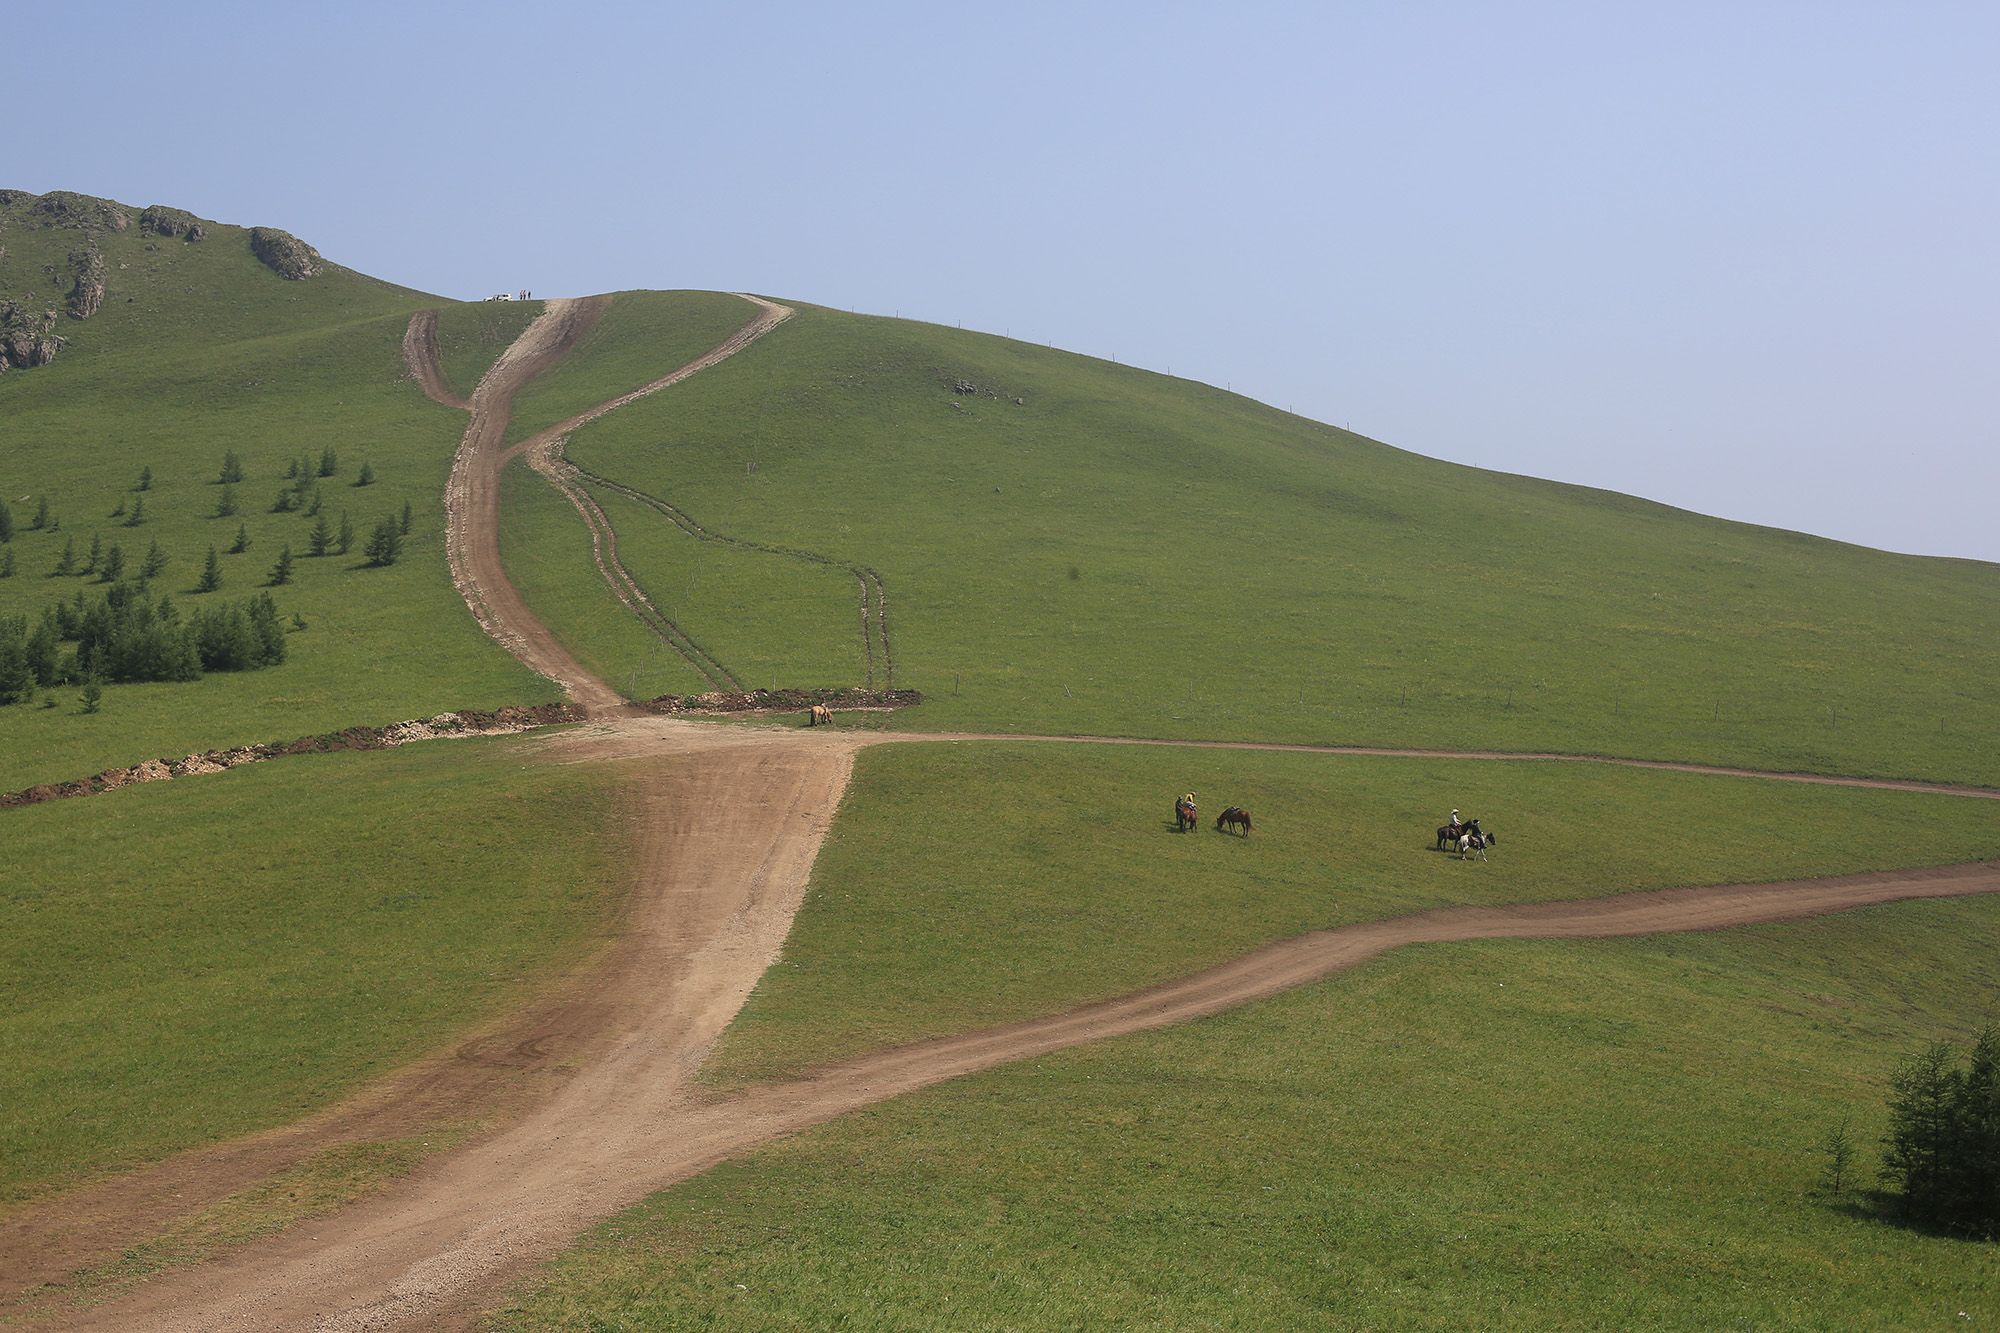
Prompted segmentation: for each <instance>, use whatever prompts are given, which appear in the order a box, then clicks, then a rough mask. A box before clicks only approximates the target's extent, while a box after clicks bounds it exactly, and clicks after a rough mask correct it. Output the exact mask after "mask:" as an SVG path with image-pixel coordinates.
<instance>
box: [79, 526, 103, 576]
mask: <svg viewBox="0 0 2000 1333" xmlns="http://www.w3.org/2000/svg"><path fill="white" fill-rule="evenodd" d="M103 558H104V541H103V539H102V538H100V537H99V536H98V535H97V534H96V533H94V532H93V533H91V534H90V558H89V559H88V560H85V561H84V562H83V572H84V573H86V574H95V573H96V572H97V562H98V561H100V560H102V559H103Z"/></svg>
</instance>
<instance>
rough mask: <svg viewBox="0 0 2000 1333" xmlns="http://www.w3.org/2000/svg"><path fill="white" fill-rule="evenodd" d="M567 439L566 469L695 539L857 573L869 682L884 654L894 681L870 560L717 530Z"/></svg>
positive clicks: (881, 591)
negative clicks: (582, 459) (573, 456)
mask: <svg viewBox="0 0 2000 1333" xmlns="http://www.w3.org/2000/svg"><path fill="white" fill-rule="evenodd" d="M565 443H566V441H558V442H557V443H556V445H555V446H554V448H553V450H552V451H551V452H552V457H553V459H554V461H555V462H556V463H557V464H558V465H560V466H562V467H564V468H566V469H567V470H568V472H569V473H570V474H571V475H573V476H575V477H580V478H582V480H583V481H584V483H586V484H587V485H590V486H602V487H603V488H604V489H605V490H608V491H614V492H616V493H617V494H619V495H622V496H624V497H625V498H626V499H628V500H635V501H637V502H638V503H640V504H642V505H645V506H646V507H647V508H649V509H652V510H654V511H656V512H658V513H660V514H662V515H664V516H665V517H666V518H667V519H668V520H669V521H670V522H672V523H673V525H674V526H675V527H677V528H679V529H680V530H681V531H682V532H685V533H686V534H687V535H688V536H690V537H693V538H694V539H696V540H697V541H704V542H714V543H716V544H717V545H720V546H728V547H733V548H735V549H737V550H740V551H756V552H758V553H760V554H763V555H775V556H783V557H785V558H786V559H790V560H802V561H805V562H806V563H808V564H814V565H819V566H821V567H823V568H827V569H844V570H846V571H847V572H848V573H849V574H850V575H852V576H853V577H854V581H855V584H856V586H857V588H858V589H859V592H860V598H861V601H860V607H861V617H860V618H861V649H862V657H863V660H864V662H865V663H866V670H867V685H868V688H869V689H871V690H872V689H874V688H875V660H876V657H877V656H878V653H879V656H880V657H881V661H882V674H883V688H884V689H893V688H895V684H896V663H895V658H894V656H893V655H892V654H891V652H890V648H889V595H888V591H887V589H886V588H885V587H884V584H883V580H882V575H881V574H880V573H878V572H877V571H876V570H875V569H873V568H871V567H870V566H867V565H860V564H855V563H854V562H853V561H851V560H841V559H838V558H836V557H834V556H830V555H822V554H821V553H820V552H818V551H808V550H805V549H804V548H802V547H797V546H777V545H773V544H772V543H769V542H759V541H752V540H750V539H749V538H747V537H733V536H731V535H729V534H728V533H726V532H717V531H716V530H715V529H713V528H710V527H707V526H705V525H703V524H702V523H701V522H699V521H698V520H697V519H695V518H694V517H693V516H692V515H690V514H689V513H688V512H687V511H686V510H685V509H682V508H681V507H680V506H679V505H677V504H674V503H673V502H672V501H669V500H663V499H661V498H660V497H659V496H657V495H652V494H649V493H647V492H645V491H642V490H640V489H639V488H638V487H636V486H628V485H626V484H625V483H624V482H622V481H613V480H612V479H611V478H609V477H607V476H604V475H603V474H601V473H597V472H592V471H590V470H588V469H587V468H582V467H579V466H577V465H576V464H575V463H574V462H571V461H570V460H569V459H568V458H566V457H565V456H564V455H563V446H564V444H565ZM871 603H872V605H871Z"/></svg>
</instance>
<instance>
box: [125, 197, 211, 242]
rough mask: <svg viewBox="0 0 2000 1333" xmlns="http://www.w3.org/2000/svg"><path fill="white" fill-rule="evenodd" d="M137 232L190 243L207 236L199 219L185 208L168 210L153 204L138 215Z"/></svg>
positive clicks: (165, 207) (164, 206)
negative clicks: (170, 237) (178, 238)
mask: <svg viewBox="0 0 2000 1333" xmlns="http://www.w3.org/2000/svg"><path fill="white" fill-rule="evenodd" d="M139 230H140V231H143V232H146V233H147V234H149V235H152V236H180V237H184V238H185V239H187V240H190V241H199V240H201V239H202V238H203V237H204V236H206V235H208V232H207V231H206V229H204V228H203V226H202V224H201V219H200V218H198V217H196V216H195V215H194V214H192V213H190V212H188V211H187V210H186V209H185V208H169V207H167V205H165V204H153V205H151V206H149V207H148V208H147V209H146V210H145V212H143V213H141V214H139Z"/></svg>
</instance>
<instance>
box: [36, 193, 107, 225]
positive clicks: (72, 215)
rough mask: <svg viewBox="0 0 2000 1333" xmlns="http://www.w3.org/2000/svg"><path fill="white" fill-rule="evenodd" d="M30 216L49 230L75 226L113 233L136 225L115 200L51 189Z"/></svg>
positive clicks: (38, 201) (42, 197)
mask: <svg viewBox="0 0 2000 1333" xmlns="http://www.w3.org/2000/svg"><path fill="white" fill-rule="evenodd" d="M28 216H29V217H32V218H34V219H35V220H36V221H38V222H40V223H41V224H42V225H43V226H45V227H75V228H78V229H80V230H87V229H89V228H92V227H103V228H105V229H107V230H109V231H124V230H125V229H126V228H127V227H129V226H131V225H132V219H131V218H129V217H127V216H126V214H125V210H124V209H122V208H120V207H119V206H118V205H117V204H115V203H113V202H112V201H111V200H109V199H99V198H97V197H96V196H95V195H88V194H76V193H74V192H72V191H69V190H50V191H49V192H48V193H47V194H45V195H42V196H40V197H39V198H36V199H35V202H34V203H32V204H30V205H29V206H28Z"/></svg>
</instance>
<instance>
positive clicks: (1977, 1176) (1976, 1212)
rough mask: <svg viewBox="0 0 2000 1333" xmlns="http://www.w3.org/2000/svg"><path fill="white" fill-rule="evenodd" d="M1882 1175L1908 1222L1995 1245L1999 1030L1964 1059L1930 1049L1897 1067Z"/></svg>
mask: <svg viewBox="0 0 2000 1333" xmlns="http://www.w3.org/2000/svg"><path fill="white" fill-rule="evenodd" d="M1881 1175H1882V1180H1883V1182H1884V1183H1886V1184H1888V1185H1890V1186H1891V1187H1892V1188H1894V1189H1895V1191H1896V1193H1897V1196H1898V1199H1899V1202H1900V1205H1901V1208H1902V1211H1903V1214H1904V1215H1905V1216H1906V1217H1908V1218H1910V1219H1912V1220H1913V1221H1917V1222H1920V1223H1923V1224H1924V1225H1926V1226H1935V1227H1942V1228H1944V1229H1946V1230H1949V1231H1956V1232H1961V1233H1963V1234H1966V1235H1972V1236H1984V1237H1989V1238H1996V1239H2000V1028H1988V1029H1987V1030H1986V1031H1985V1032H1984V1033H1983V1034H1982V1035H1981V1036H1980V1038H1979V1041H1978V1042H1977V1043H1976V1044H1975V1045H1974V1046H1973V1048H1972V1055H1971V1058H1970V1059H1969V1060H1965V1061H1961V1059H1960V1056H1959V1053H1958V1051H1957V1050H1955V1049H1954V1048H1953V1047H1952V1046H1951V1045H1949V1044H1948V1043H1945V1042H1933V1043H1932V1044H1931V1045H1929V1046H1927V1047H1925V1048H1924V1049H1923V1050H1921V1051H1918V1052H1916V1053H1915V1054H1913V1055H1910V1056H1908V1057H1906V1058H1905V1059H1904V1060H1903V1062H1902V1063H1901V1064H1900V1065H1898V1066H1897V1067H1896V1072H1895V1073H1894V1074H1893V1075H1892V1076H1891V1077H1890V1080H1889V1134H1888V1137H1887V1138H1886V1139H1885V1140H1884V1141H1883V1151H1882V1171H1881Z"/></svg>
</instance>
